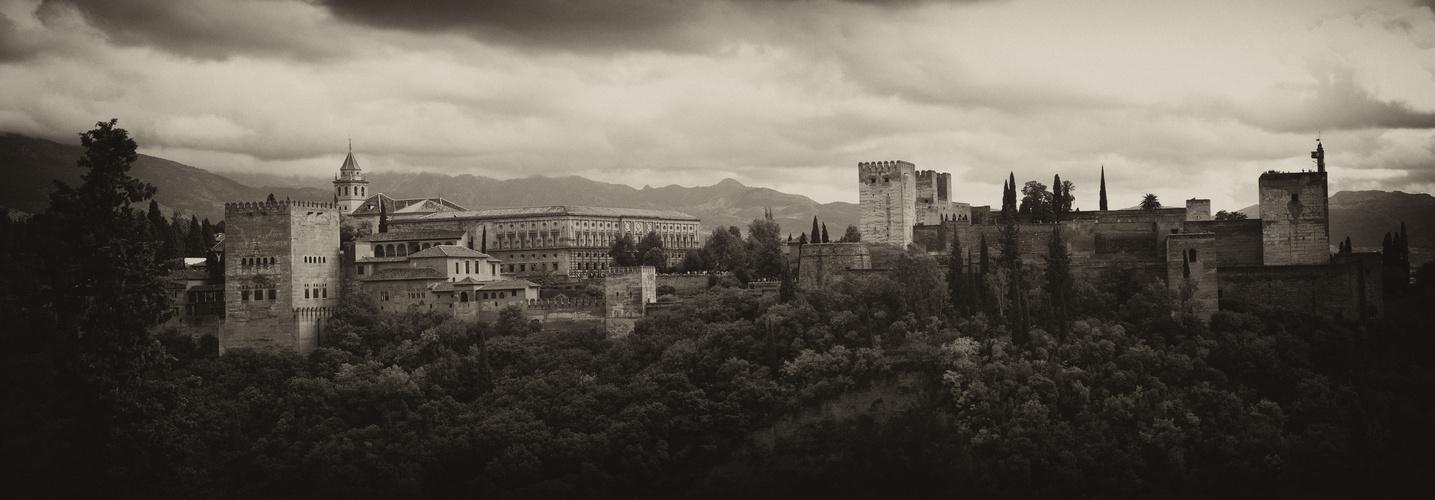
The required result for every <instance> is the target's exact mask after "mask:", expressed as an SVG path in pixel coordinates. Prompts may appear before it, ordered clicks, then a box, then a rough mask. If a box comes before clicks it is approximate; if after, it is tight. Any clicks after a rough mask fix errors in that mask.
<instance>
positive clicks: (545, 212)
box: [420, 205, 698, 222]
mask: <svg viewBox="0 0 1435 500" xmlns="http://www.w3.org/2000/svg"><path fill="white" fill-rule="evenodd" d="M553 216H580V217H634V218H643V219H664V220H678V221H688V222H698V218H697V217H693V216H691V215H688V214H685V213H682V212H678V211H675V210H649V209H645V208H612V207H576V206H565V205H556V206H550V207H514V208H485V209H481V210H458V211H453V212H438V213H432V214H429V215H425V216H423V217H420V219H424V220H434V219H502V218H513V217H553Z"/></svg>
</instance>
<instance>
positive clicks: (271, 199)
mask: <svg viewBox="0 0 1435 500" xmlns="http://www.w3.org/2000/svg"><path fill="white" fill-rule="evenodd" d="M264 201H266V202H269V203H277V202H278V201H279V200H276V199H274V193H269V197H268V198H265V199H264Z"/></svg>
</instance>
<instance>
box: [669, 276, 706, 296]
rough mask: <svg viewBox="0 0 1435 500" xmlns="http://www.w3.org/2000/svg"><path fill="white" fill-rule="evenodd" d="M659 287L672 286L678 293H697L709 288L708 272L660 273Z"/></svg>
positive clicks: (682, 294)
mask: <svg viewBox="0 0 1435 500" xmlns="http://www.w3.org/2000/svg"><path fill="white" fill-rule="evenodd" d="M657 279H658V283H657V286H658V287H664V286H670V287H673V289H674V290H676V291H677V294H678V295H681V296H686V295H697V294H700V293H703V292H706V291H707V290H708V275H706V274H659V275H658V278H657Z"/></svg>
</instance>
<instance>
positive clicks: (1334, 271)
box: [1218, 261, 1384, 319]
mask: <svg viewBox="0 0 1435 500" xmlns="http://www.w3.org/2000/svg"><path fill="white" fill-rule="evenodd" d="M1218 272H1219V279H1220V297H1221V300H1222V301H1234V302H1243V303H1247V304H1252V305H1263V306H1271V307H1280V308H1285V309H1291V310H1295V311H1302V312H1308V313H1312V314H1317V315H1321V316H1326V317H1334V318H1345V319H1355V318H1360V317H1361V315H1362V313H1364V314H1365V315H1366V316H1379V315H1381V314H1383V307H1384V304H1383V302H1382V301H1381V300H1380V299H1379V293H1378V289H1373V288H1371V286H1372V284H1378V281H1376V280H1378V279H1379V278H1378V277H1377V276H1378V275H1379V274H1380V272H1379V270H1378V268H1376V269H1370V267H1369V265H1368V264H1365V263H1364V261H1357V262H1352V263H1350V264H1324V265H1292V266H1264V267H1232V268H1222V269H1220V270H1219V271H1218ZM1362 284H1363V285H1364V287H1363V288H1364V290H1362ZM1362 291H1364V293H1362ZM1362 306H1364V310H1363V311H1362Z"/></svg>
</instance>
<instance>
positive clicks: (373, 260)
mask: <svg viewBox="0 0 1435 500" xmlns="http://www.w3.org/2000/svg"><path fill="white" fill-rule="evenodd" d="M407 260H409V258H408V257H360V258H359V261H358V262H359V263H360V264H373V263H376V262H404V261H407Z"/></svg>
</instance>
